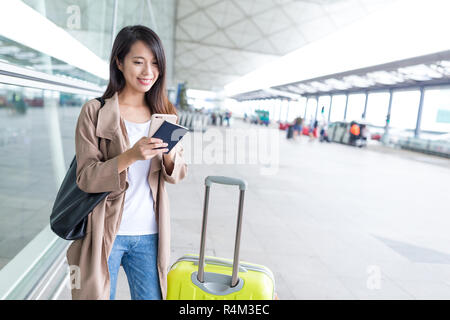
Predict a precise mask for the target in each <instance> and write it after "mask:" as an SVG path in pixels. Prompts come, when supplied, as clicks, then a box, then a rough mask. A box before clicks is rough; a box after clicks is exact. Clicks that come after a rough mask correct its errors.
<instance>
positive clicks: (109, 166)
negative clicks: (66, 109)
mask: <svg viewBox="0 0 450 320" xmlns="http://www.w3.org/2000/svg"><path fill="white" fill-rule="evenodd" d="M93 113H95V111H94V110H93V108H92V106H91V107H90V106H89V104H88V103H87V104H85V105H84V106H83V108H82V109H81V112H80V115H79V117H78V121H77V126H76V131H75V149H76V159H77V185H78V187H79V188H80V189H81V190H82V191H84V192H88V193H100V192H114V191H123V190H125V188H126V172H125V170H124V171H122V172H121V173H120V174H119V173H118V158H117V157H114V158H111V159H109V160H106V161H102V160H103V153H102V152H101V151H100V150H99V138H98V137H97V136H96V134H95V130H96V125H95V124H94V121H93Z"/></svg>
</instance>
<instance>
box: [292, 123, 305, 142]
mask: <svg viewBox="0 0 450 320" xmlns="http://www.w3.org/2000/svg"><path fill="white" fill-rule="evenodd" d="M302 128H303V119H302V118H301V117H298V118H295V120H294V127H293V129H294V132H293V138H294V140H295V138H296V137H297V135H299V136H301V135H302Z"/></svg>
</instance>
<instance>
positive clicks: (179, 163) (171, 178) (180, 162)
mask: <svg viewBox="0 0 450 320" xmlns="http://www.w3.org/2000/svg"><path fill="white" fill-rule="evenodd" d="M175 148H176V150H175V155H174V159H173V161H174V167H173V171H172V174H171V175H168V174H167V170H166V167H165V166H164V160H161V171H162V176H163V178H164V181H167V182H168V183H172V184H175V183H178V182H179V181H180V180H182V179H184V177H185V176H186V174H187V165H186V162H185V161H184V157H183V150H184V149H183V146H182V145H181V142H179V143H177V145H176V146H175ZM163 159H164V158H163Z"/></svg>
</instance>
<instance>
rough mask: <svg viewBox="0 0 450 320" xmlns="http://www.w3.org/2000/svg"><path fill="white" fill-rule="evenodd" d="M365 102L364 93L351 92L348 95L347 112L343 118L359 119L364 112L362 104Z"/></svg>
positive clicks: (347, 119) (348, 119) (349, 119)
mask: <svg viewBox="0 0 450 320" xmlns="http://www.w3.org/2000/svg"><path fill="white" fill-rule="evenodd" d="M365 103H366V95H365V94H364V93H358V94H351V95H349V96H348V105H347V114H346V116H345V120H346V121H348V122H350V121H353V120H354V121H359V120H361V119H362V114H363V113H364V104H365Z"/></svg>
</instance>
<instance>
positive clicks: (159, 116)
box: [148, 113, 177, 138]
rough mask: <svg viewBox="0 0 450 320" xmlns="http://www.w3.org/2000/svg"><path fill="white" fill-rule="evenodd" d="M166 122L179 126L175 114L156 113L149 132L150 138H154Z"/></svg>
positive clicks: (152, 118)
mask: <svg viewBox="0 0 450 320" xmlns="http://www.w3.org/2000/svg"><path fill="white" fill-rule="evenodd" d="M164 120H165V121H167V122H170V123H173V124H177V116H176V115H175V114H164V113H154V114H152V117H151V119H150V129H149V130H148V137H149V138H151V137H153V135H154V134H155V132H156V130H158V129H159V127H161V125H162V124H163V122H164Z"/></svg>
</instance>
